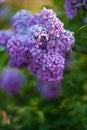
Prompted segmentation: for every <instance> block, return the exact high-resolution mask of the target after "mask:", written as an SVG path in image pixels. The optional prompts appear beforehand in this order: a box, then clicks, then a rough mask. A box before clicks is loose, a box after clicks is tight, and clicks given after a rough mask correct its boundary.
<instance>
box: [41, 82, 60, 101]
mask: <svg viewBox="0 0 87 130" xmlns="http://www.w3.org/2000/svg"><path fill="white" fill-rule="evenodd" d="M39 88H40V89H39V92H40V93H41V95H42V96H43V97H44V98H46V99H50V100H52V99H57V98H58V97H59V96H60V94H61V85H60V83H56V84H43V85H41V86H40V87H39Z"/></svg>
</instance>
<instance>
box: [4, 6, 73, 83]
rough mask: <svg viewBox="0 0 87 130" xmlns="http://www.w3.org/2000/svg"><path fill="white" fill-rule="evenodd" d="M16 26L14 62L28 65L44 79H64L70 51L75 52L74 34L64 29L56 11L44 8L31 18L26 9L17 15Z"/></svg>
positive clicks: (12, 46) (12, 40) (12, 47)
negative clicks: (73, 48) (73, 46)
mask: <svg viewBox="0 0 87 130" xmlns="http://www.w3.org/2000/svg"><path fill="white" fill-rule="evenodd" d="M26 23H27V24H26ZM25 25H26V26H25ZM13 27H14V29H16V30H15V32H16V33H17V34H16V35H15V36H12V37H11V38H10V40H9V41H8V44H7V49H8V53H9V55H10V65H11V66H14V67H18V68H22V67H25V66H26V65H28V70H29V71H31V72H32V73H33V74H35V75H36V76H37V77H38V79H39V80H41V81H43V82H51V83H52V82H58V81H60V80H62V78H63V71H64V68H65V59H66V54H67V53H70V52H71V51H72V45H73V43H74V37H73V33H72V32H70V31H68V30H65V29H64V27H63V23H62V22H61V21H60V20H59V19H58V18H57V17H56V14H55V12H54V11H53V10H51V9H46V8H43V9H42V10H41V11H40V13H39V14H35V15H33V16H31V17H30V14H29V15H28V12H26V11H25V10H22V11H20V12H18V13H17V14H16V15H15V16H14V17H13ZM21 29H22V31H23V32H22V31H21ZM20 32H21V33H20ZM18 33H20V34H18Z"/></svg>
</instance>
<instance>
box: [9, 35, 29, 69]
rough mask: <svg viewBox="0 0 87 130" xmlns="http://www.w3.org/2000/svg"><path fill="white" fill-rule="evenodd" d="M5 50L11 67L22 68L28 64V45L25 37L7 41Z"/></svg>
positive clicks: (12, 38)
mask: <svg viewBox="0 0 87 130" xmlns="http://www.w3.org/2000/svg"><path fill="white" fill-rule="evenodd" d="M7 50H8V53H9V55H10V62H9V63H10V65H11V66H13V67H18V68H23V67H25V66H26V65H27V64H28V63H29V45H28V38H27V36H26V35H15V36H12V37H11V38H10V40H9V41H8V44H7Z"/></svg>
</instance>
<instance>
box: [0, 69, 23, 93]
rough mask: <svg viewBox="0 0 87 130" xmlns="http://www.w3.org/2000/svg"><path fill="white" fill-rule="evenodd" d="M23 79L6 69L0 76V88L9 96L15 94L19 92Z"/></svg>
mask: <svg viewBox="0 0 87 130" xmlns="http://www.w3.org/2000/svg"><path fill="white" fill-rule="evenodd" d="M24 79H25V78H24V76H23V75H21V74H19V73H18V72H16V71H14V70H13V69H11V68H7V69H5V70H4V71H3V73H2V74H1V76H0V86H1V87H0V88H1V89H3V90H5V91H7V92H9V93H11V94H16V93H18V92H19V91H20V89H21V87H22V84H23V82H24Z"/></svg>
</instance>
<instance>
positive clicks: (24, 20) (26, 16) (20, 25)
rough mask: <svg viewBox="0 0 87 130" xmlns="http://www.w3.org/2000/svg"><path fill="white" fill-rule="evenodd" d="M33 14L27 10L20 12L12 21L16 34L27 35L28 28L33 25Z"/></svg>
mask: <svg viewBox="0 0 87 130" xmlns="http://www.w3.org/2000/svg"><path fill="white" fill-rule="evenodd" d="M32 17H33V16H32V14H30V13H29V12H28V11H27V10H21V11H18V12H17V13H16V14H15V15H14V16H13V19H12V26H13V29H14V31H15V33H18V34H25V33H26V30H27V28H28V27H29V26H30V25H31V19H32Z"/></svg>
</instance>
